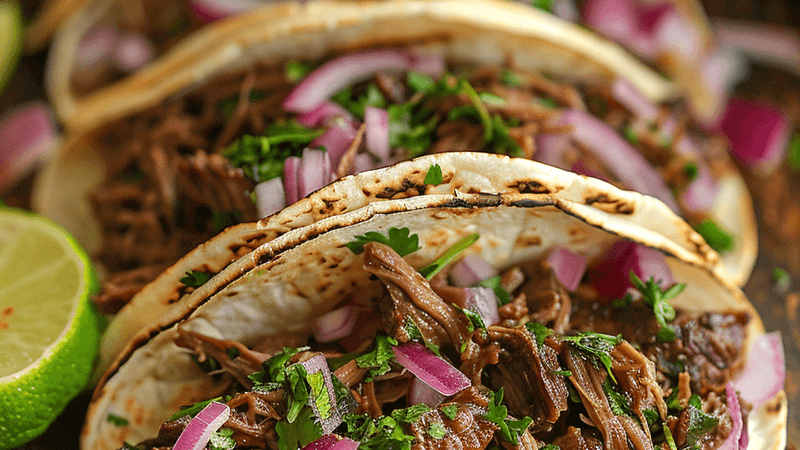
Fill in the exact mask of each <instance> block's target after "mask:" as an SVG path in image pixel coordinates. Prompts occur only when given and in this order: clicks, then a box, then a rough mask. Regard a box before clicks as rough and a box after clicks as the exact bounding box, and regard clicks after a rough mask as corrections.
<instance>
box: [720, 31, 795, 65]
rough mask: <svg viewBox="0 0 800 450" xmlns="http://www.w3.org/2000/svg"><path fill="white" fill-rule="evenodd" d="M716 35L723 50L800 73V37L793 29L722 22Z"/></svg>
mask: <svg viewBox="0 0 800 450" xmlns="http://www.w3.org/2000/svg"><path fill="white" fill-rule="evenodd" d="M714 35H715V37H716V39H717V43H718V44H719V45H721V46H724V47H727V48H730V49H735V50H738V51H741V52H744V53H745V54H746V55H747V56H749V57H751V58H753V59H755V60H757V61H759V62H761V63H764V64H769V65H773V66H778V67H783V68H785V69H789V70H791V71H793V72H795V73H800V37H799V36H798V34H797V31H795V30H794V29H792V28H782V27H778V26H776V25H774V24H757V23H751V22H738V21H731V20H719V21H716V22H714Z"/></svg>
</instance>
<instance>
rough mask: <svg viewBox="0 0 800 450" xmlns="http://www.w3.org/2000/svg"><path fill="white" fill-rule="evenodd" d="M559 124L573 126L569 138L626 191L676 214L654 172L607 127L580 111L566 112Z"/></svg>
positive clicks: (674, 205)
mask: <svg viewBox="0 0 800 450" xmlns="http://www.w3.org/2000/svg"><path fill="white" fill-rule="evenodd" d="M558 122H559V123H562V124H568V125H572V126H573V130H572V137H573V138H574V139H575V140H577V141H578V142H580V143H581V144H583V145H584V146H586V147H587V148H588V149H589V150H590V151H591V152H592V153H593V154H594V156H595V157H596V158H597V159H598V160H600V162H602V163H603V165H605V167H606V168H608V170H610V171H611V172H612V173H613V174H614V175H616V177H617V178H618V179H619V180H620V181H622V182H623V183H624V184H625V185H626V186H627V187H628V188H630V189H633V190H635V191H638V192H641V193H642V194H647V195H650V196H653V197H656V198H657V199H659V200H661V201H662V202H664V203H665V204H666V205H667V206H668V207H669V208H670V209H671V210H673V211H676V212H677V211H678V204H677V203H676V201H675V198H674V197H673V196H672V191H670V189H669V187H667V184H666V183H665V182H664V180H663V179H662V178H661V176H660V175H659V173H658V172H657V171H656V169H655V168H654V167H653V166H651V165H650V163H649V162H648V161H647V160H646V159H645V158H644V156H642V154H641V153H639V152H638V151H636V149H634V148H633V147H631V145H630V144H629V143H628V141H626V140H625V139H623V138H622V136H620V135H619V133H617V132H616V130H614V129H613V128H611V127H610V126H609V125H608V124H607V123H605V122H603V121H602V120H600V119H598V118H597V117H594V116H593V115H591V114H589V113H587V112H584V111H580V110H576V109H573V110H567V111H566V112H564V113H563V114H562V115H561V117H560V118H559V119H558Z"/></svg>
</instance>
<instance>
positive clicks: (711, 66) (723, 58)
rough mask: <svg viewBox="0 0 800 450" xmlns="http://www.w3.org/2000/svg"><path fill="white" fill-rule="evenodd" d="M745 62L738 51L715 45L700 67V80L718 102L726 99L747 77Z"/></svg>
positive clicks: (747, 70)
mask: <svg viewBox="0 0 800 450" xmlns="http://www.w3.org/2000/svg"><path fill="white" fill-rule="evenodd" d="M748 72H749V68H748V66H747V62H746V61H745V60H744V58H742V56H740V55H739V54H738V53H736V52H734V51H732V50H729V49H725V48H722V47H717V48H716V49H715V50H714V52H713V53H711V54H710V55H708V56H707V57H706V59H705V61H703V63H702V66H701V68H700V80H702V81H703V82H704V83H705V85H706V86H707V87H708V89H709V90H710V92H711V93H713V94H714V95H717V96H718V97H719V98H720V99H721V100H720V102H724V101H727V98H728V95H729V93H730V92H732V91H733V89H734V88H735V87H736V85H737V84H738V83H739V82H740V81H742V80H743V79H745V78H747V75H748Z"/></svg>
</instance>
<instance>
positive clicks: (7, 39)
mask: <svg viewBox="0 0 800 450" xmlns="http://www.w3.org/2000/svg"><path fill="white" fill-rule="evenodd" d="M22 28H23V25H22V10H21V9H20V7H19V3H17V2H16V1H6V2H0V52H2V57H0V92H2V91H3V89H5V87H6V84H7V83H8V80H9V78H11V74H12V73H14V70H15V69H16V67H17V63H18V62H19V58H20V55H22Z"/></svg>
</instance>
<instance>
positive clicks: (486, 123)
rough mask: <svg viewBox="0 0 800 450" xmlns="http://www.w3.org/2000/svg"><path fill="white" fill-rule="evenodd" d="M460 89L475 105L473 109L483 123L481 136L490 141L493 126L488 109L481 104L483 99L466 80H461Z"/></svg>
mask: <svg viewBox="0 0 800 450" xmlns="http://www.w3.org/2000/svg"><path fill="white" fill-rule="evenodd" d="M461 91H462V93H464V94H467V96H468V97H469V99H470V100H471V101H472V105H473V106H475V109H476V110H477V111H478V117H479V118H480V119H481V123H482V124H483V138H484V139H485V140H486V141H491V140H492V136H493V134H494V126H493V124H492V119H491V117H489V111H487V110H486V105H484V104H483V100H481V97H480V96H479V95H478V93H477V92H475V88H473V87H472V85H470V84H469V82H468V81H467V80H464V79H462V80H461Z"/></svg>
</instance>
